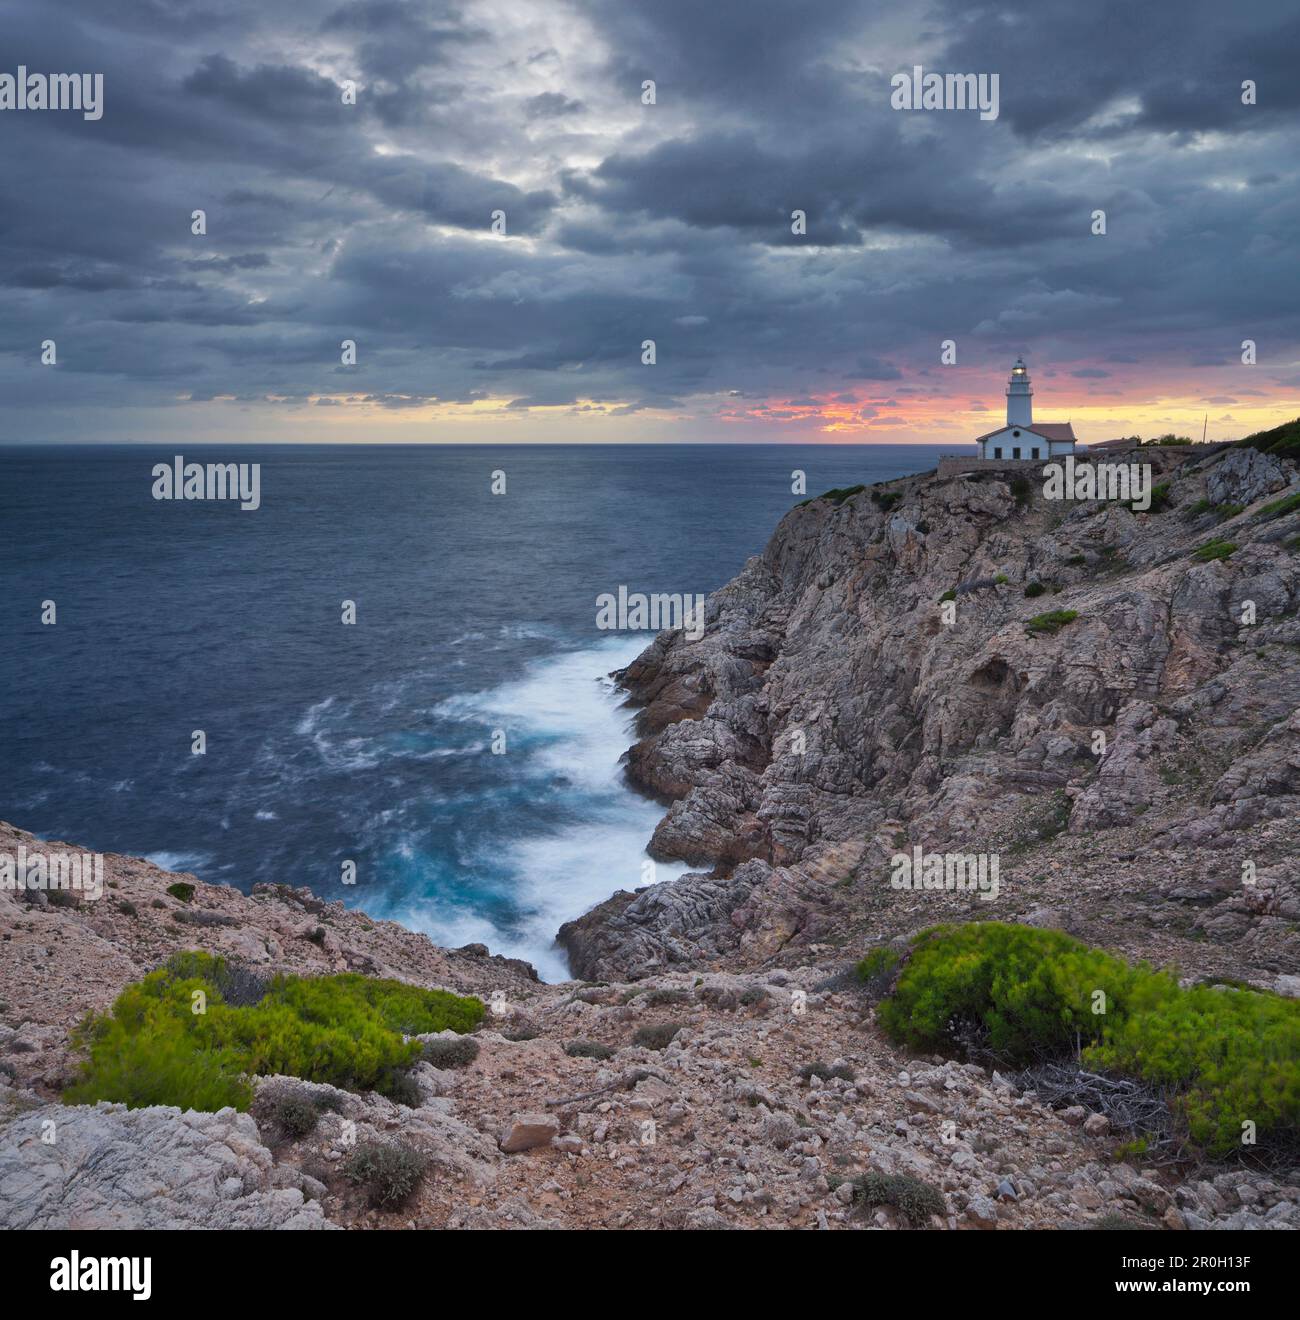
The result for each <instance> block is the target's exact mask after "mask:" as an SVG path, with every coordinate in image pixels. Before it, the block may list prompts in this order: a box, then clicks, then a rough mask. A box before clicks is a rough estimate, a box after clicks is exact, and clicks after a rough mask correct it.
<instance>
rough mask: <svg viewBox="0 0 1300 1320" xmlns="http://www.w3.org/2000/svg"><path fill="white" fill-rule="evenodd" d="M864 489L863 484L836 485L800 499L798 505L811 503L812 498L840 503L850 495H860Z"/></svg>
mask: <svg viewBox="0 0 1300 1320" xmlns="http://www.w3.org/2000/svg"><path fill="white" fill-rule="evenodd" d="M864 490H866V487H865V486H837V487H836V488H835V489H834V490H828V491H825V492H824V493H823V494H821V495H814V496H813V499H808V500H803V501H801V503H800V505H799V507H800V508H802V507H803V505H805V504H811V503H812V502H813V500H814V499H815V500H830V502H831V503H832V504H835V505H840V504H843V503H844V501H845V500H847V499H850V498H851V497H852V496H854V495H860V494H861V493H862V492H863V491H864Z"/></svg>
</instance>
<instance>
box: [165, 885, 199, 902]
mask: <svg viewBox="0 0 1300 1320" xmlns="http://www.w3.org/2000/svg"><path fill="white" fill-rule="evenodd" d="M167 892H168V893H169V894H170V895H171V896H172V897H173V898H174V899H176V900H177V901H178V902H180V903H189V902H192V901H193V898H194V886H193V885H189V884H186V883H185V881H184V880H178V881H177V882H176V883H175V884H174V885H168V886H167Z"/></svg>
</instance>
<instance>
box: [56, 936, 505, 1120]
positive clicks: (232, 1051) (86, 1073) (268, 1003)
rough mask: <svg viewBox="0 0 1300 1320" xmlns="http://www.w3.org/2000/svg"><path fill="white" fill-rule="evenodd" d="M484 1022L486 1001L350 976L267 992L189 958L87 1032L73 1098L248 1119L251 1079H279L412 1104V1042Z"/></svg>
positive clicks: (127, 993) (304, 980)
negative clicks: (228, 1111)
mask: <svg viewBox="0 0 1300 1320" xmlns="http://www.w3.org/2000/svg"><path fill="white" fill-rule="evenodd" d="M223 986H225V987H227V988H229V989H231V991H232V998H233V999H238V998H244V999H245V1000H252V996H253V995H254V994H256V995H257V998H256V999H255V1000H252V1002H245V1003H238V1002H231V1000H228V999H227V997H226V995H225V993H224V992H223ZM254 986H255V987H256V988H255V989H254ZM196 1009H199V1010H201V1011H195V1010H196ZM482 1016H483V1005H482V1003H481V1002H480V1001H479V1000H477V999H462V998H460V997H459V996H456V995H452V994H448V993H447V992H446V991H441V990H422V989H420V988H419V987H418V986H410V985H404V984H402V983H401V982H398V981H384V980H374V979H370V978H367V977H363V976H360V975H358V974H356V973H344V974H342V975H338V976H323V977H296V976H278V977H276V978H274V979H273V980H272V981H270V982H268V983H266V984H265V986H263V985H261V983H260V982H254V981H251V980H250V978H248V977H247V976H246V975H244V974H242V973H240V972H238V971H236V970H234V969H231V968H230V966H229V965H228V964H227V963H226V962H225V960H224V959H221V958H216V957H213V956H212V955H211V954H206V953H185V954H179V955H176V956H175V957H173V958H172V959H171V960H170V961H169V963H168V964H167V965H166V966H164V967H161V968H159V969H158V970H157V971H155V972H150V973H149V975H148V976H146V977H145V978H144V979H143V980H142V981H139V982H137V983H136V984H134V985H129V986H127V987H126V989H125V990H123V991H122V993H121V994H120V995H118V997H117V999H116V1000H115V1001H114V1003H113V1006H112V1009H111V1010H110V1012H109V1013H107V1014H101V1015H98V1016H92V1017H90V1018H88V1019H87V1020H86V1021H85V1022H84V1023H83V1024H82V1026H81V1027H80V1028H79V1030H78V1032H77V1042H78V1044H79V1045H81V1046H82V1047H83V1048H85V1049H86V1050H87V1051H88V1057H87V1059H86V1061H85V1062H84V1064H83V1065H82V1068H81V1072H80V1076H79V1078H78V1080H77V1081H76V1082H75V1083H74V1084H73V1085H72V1086H71V1087H69V1088H68V1090H67V1092H66V1093H65V1096H66V1098H67V1099H68V1100H69V1101H70V1102H71V1103H93V1102H95V1101H97V1100H115V1101H120V1102H121V1103H123V1104H126V1105H127V1106H128V1107H130V1108H138V1107H140V1106H143V1105H152V1104H166V1105H179V1106H180V1107H181V1108H183V1109H203V1110H213V1109H221V1108H223V1107H225V1106H226V1105H232V1106H233V1107H234V1108H236V1109H241V1110H242V1109H247V1108H248V1103H249V1099H250V1090H249V1085H248V1081H247V1078H248V1077H249V1076H253V1075H270V1074H274V1073H280V1074H284V1075H286V1076H290V1077H301V1078H303V1079H304V1080H306V1081H313V1082H328V1083H330V1084H332V1085H334V1086H338V1087H341V1088H343V1089H346V1090H354V1091H362V1090H375V1091H379V1092H381V1093H382V1094H385V1095H392V1096H393V1097H394V1098H397V1099H399V1100H409V1099H410V1097H411V1094H412V1083H411V1079H410V1078H409V1076H408V1073H407V1070H408V1069H409V1068H410V1066H411V1064H412V1063H414V1062H415V1061H416V1060H417V1059H418V1058H419V1056H420V1053H421V1043H420V1042H419V1041H418V1040H411V1041H406V1040H403V1035H404V1034H406V1035H414V1034H417V1033H419V1034H424V1033H428V1032H436V1031H443V1030H446V1029H447V1028H449V1027H450V1028H452V1029H453V1030H456V1031H466V1030H469V1029H470V1028H471V1027H472V1026H476V1025H477V1024H478V1022H479V1021H480V1020H481V1019H482Z"/></svg>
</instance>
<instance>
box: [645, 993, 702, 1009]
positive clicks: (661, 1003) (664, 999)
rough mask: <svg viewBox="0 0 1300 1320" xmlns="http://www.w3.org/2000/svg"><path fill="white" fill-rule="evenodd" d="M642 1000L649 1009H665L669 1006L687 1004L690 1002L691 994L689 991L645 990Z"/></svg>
mask: <svg viewBox="0 0 1300 1320" xmlns="http://www.w3.org/2000/svg"><path fill="white" fill-rule="evenodd" d="M644 999H645V1003H646V1004H648V1005H649V1007H651V1008H665V1007H667V1006H668V1005H670V1004H689V1003H690V1002H691V992H690V991H689V990H647V991H646V993H645V996H644Z"/></svg>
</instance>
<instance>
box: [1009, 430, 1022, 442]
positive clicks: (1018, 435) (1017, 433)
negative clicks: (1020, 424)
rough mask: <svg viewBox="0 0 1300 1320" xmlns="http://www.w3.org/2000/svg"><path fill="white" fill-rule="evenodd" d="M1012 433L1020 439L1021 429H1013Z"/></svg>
mask: <svg viewBox="0 0 1300 1320" xmlns="http://www.w3.org/2000/svg"><path fill="white" fill-rule="evenodd" d="M1011 434H1012V435H1014V436H1015V437H1016V439H1017V440H1019V439H1020V432H1019V431H1012V432H1011Z"/></svg>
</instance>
